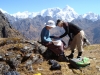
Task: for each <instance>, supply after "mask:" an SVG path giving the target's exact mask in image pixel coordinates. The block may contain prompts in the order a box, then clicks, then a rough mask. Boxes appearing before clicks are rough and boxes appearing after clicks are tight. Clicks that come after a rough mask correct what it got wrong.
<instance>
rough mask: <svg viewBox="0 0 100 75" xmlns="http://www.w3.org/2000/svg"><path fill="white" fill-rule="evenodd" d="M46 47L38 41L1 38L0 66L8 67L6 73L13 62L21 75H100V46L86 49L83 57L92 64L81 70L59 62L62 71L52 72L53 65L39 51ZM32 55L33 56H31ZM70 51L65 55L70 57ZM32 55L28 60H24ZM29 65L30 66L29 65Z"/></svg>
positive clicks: (1, 70) (0, 70)
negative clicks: (9, 62)
mask: <svg viewBox="0 0 100 75" xmlns="http://www.w3.org/2000/svg"><path fill="white" fill-rule="evenodd" d="M45 49H46V48H44V46H42V45H41V44H39V43H37V42H36V41H33V40H31V41H28V40H23V39H19V38H5V39H3V38H1V39H0V57H2V58H0V65H1V64H2V65H6V67H7V66H8V68H6V71H8V70H10V69H11V67H10V66H9V65H8V63H7V61H8V60H11V59H12V60H13V62H15V63H16V64H17V65H15V66H16V71H18V72H19V73H20V75H34V74H36V73H41V75H100V45H99V44H97V45H90V46H87V47H85V48H84V50H85V51H84V54H83V56H85V57H89V58H90V61H91V64H90V65H89V66H87V67H84V68H81V69H75V68H74V67H72V66H71V65H70V64H69V62H59V61H57V62H58V63H59V64H60V65H61V70H55V71H51V70H49V69H50V67H51V65H49V64H48V60H45V59H44V58H43V57H42V55H41V54H40V53H38V52H39V50H42V51H43V50H45ZM30 53H31V55H30ZM69 53H70V50H65V54H66V55H69ZM28 54H29V55H30V56H29V58H28V59H27V60H24V61H23V62H22V63H21V61H22V59H23V58H24V57H25V56H27V55H28ZM76 56H77V50H76V51H75V57H76ZM31 62H32V63H31ZM28 64H29V65H28ZM4 71H5V69H4V68H3V69H1V67H0V72H1V73H2V72H4Z"/></svg>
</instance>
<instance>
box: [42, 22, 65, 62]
mask: <svg viewBox="0 0 100 75" xmlns="http://www.w3.org/2000/svg"><path fill="white" fill-rule="evenodd" d="M55 27H56V26H55V22H54V21H52V20H49V21H48V22H47V23H46V25H45V27H44V28H43V29H42V31H41V43H42V44H43V45H44V46H46V47H48V50H50V51H52V52H53V53H54V54H55V55H56V56H57V57H58V60H59V61H67V60H66V57H65V55H64V49H63V43H62V42H61V41H60V40H59V41H57V42H56V41H54V42H53V41H52V38H54V37H53V36H50V32H49V30H50V29H51V28H55Z"/></svg>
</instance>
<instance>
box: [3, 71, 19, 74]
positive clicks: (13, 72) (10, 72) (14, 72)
mask: <svg viewBox="0 0 100 75" xmlns="http://www.w3.org/2000/svg"><path fill="white" fill-rule="evenodd" d="M4 75H20V74H19V73H18V72H17V71H9V72H6V73H4Z"/></svg>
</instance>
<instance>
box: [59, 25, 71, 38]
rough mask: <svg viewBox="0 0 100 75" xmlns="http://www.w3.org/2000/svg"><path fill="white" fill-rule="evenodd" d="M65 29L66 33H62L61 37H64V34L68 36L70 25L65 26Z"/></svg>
mask: <svg viewBox="0 0 100 75" xmlns="http://www.w3.org/2000/svg"><path fill="white" fill-rule="evenodd" d="M64 30H65V33H64V34H62V35H61V36H60V38H63V37H64V36H66V35H67V34H68V33H69V28H68V26H66V27H64Z"/></svg>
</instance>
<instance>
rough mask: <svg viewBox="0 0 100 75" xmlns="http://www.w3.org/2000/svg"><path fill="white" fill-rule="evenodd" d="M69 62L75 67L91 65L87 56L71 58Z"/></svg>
mask: <svg viewBox="0 0 100 75" xmlns="http://www.w3.org/2000/svg"><path fill="white" fill-rule="evenodd" d="M69 62H70V64H71V65H72V66H73V67H74V68H77V69H79V68H82V67H85V66H87V65H90V59H89V58H87V57H80V58H73V59H70V61H69Z"/></svg>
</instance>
